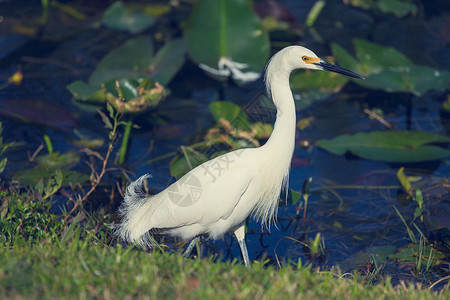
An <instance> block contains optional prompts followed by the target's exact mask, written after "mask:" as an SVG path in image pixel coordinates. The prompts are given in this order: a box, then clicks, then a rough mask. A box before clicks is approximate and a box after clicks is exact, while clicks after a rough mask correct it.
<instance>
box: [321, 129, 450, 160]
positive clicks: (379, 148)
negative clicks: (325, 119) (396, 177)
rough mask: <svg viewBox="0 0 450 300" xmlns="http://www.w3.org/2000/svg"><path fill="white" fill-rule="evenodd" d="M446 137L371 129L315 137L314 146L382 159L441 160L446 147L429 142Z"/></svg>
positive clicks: (441, 140) (446, 153)
mask: <svg viewBox="0 0 450 300" xmlns="http://www.w3.org/2000/svg"><path fill="white" fill-rule="evenodd" d="M448 142H450V137H447V136H444V135H440V134H436V133H428V132H421V131H372V132H369V133H366V132H361V133H357V134H355V135H341V136H338V137H336V138H334V139H332V140H319V141H317V146H319V147H321V148H323V149H325V150H327V151H329V152H331V153H333V154H336V155H343V154H344V153H346V152H347V151H349V152H351V153H353V154H354V155H357V156H360V157H362V158H366V159H370V160H377V161H386V162H421V161H431V160H439V159H443V158H445V157H447V156H449V155H450V150H448V149H446V148H443V147H439V146H436V145H429V144H431V143H448Z"/></svg>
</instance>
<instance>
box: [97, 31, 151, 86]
mask: <svg viewBox="0 0 450 300" xmlns="http://www.w3.org/2000/svg"><path fill="white" fill-rule="evenodd" d="M152 56H153V42H152V40H151V38H150V37H148V36H140V37H136V38H132V39H130V40H128V41H126V42H125V43H124V44H123V45H122V46H120V47H119V48H117V49H115V50H112V51H111V52H109V53H108V54H107V55H106V56H105V57H103V59H102V60H101V61H100V63H99V64H98V66H97V69H96V70H95V71H94V72H93V73H92V74H91V76H90V78H89V83H90V84H93V85H100V84H101V83H102V82H104V81H106V80H108V79H111V78H117V77H120V78H136V77H139V76H143V75H148V67H149V66H150V63H151V61H152Z"/></svg>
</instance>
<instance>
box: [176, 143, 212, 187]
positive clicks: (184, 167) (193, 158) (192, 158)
mask: <svg viewBox="0 0 450 300" xmlns="http://www.w3.org/2000/svg"><path fill="white" fill-rule="evenodd" d="M185 150H186V154H187V156H188V157H187V158H186V157H185V156H184V155H182V156H179V157H177V158H176V159H175V160H173V161H171V162H170V176H173V177H175V178H177V179H179V178H181V177H182V176H183V175H184V174H186V173H187V172H189V171H190V170H192V169H193V168H195V167H196V166H199V165H200V164H202V163H204V162H205V161H207V160H208V156H207V155H206V154H204V153H200V152H197V151H195V150H193V149H191V148H190V147H186V148H185ZM188 160H189V162H188ZM191 167H192V168H191Z"/></svg>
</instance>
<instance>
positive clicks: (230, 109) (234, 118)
mask: <svg viewBox="0 0 450 300" xmlns="http://www.w3.org/2000/svg"><path fill="white" fill-rule="evenodd" d="M209 109H210V110H211V113H212V114H213V116H214V119H215V120H216V122H217V123H219V122H220V119H224V120H226V121H228V122H229V123H230V125H231V126H232V127H233V128H235V129H242V130H249V129H250V128H251V123H250V121H249V120H248V117H247V114H246V113H245V112H244V111H243V110H242V108H241V107H240V106H239V105H237V104H234V103H232V102H229V101H215V102H211V104H210V105H209Z"/></svg>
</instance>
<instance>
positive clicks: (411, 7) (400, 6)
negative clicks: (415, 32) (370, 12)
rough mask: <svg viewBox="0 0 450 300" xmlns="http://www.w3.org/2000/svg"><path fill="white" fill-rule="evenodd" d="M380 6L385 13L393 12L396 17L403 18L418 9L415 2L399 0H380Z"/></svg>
mask: <svg viewBox="0 0 450 300" xmlns="http://www.w3.org/2000/svg"><path fill="white" fill-rule="evenodd" d="M377 5H378V8H379V9H380V10H381V11H382V12H384V13H393V14H394V15H395V16H396V17H398V18H401V17H404V16H406V15H407V14H410V13H412V12H415V11H417V6H416V5H415V4H414V3H409V2H406V1H399V0H378V1H377Z"/></svg>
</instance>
